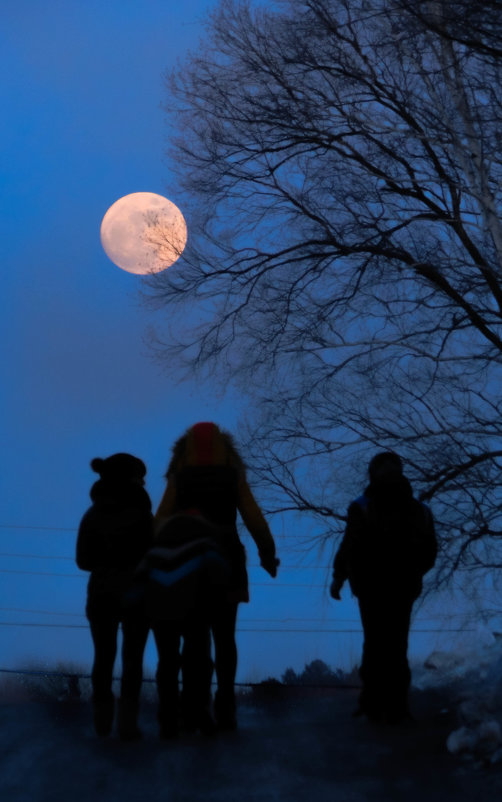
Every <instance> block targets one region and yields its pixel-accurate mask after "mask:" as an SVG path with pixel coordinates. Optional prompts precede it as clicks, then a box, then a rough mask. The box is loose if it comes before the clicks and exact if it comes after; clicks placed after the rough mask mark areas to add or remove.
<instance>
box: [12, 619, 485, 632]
mask: <svg viewBox="0 0 502 802" xmlns="http://www.w3.org/2000/svg"><path fill="white" fill-rule="evenodd" d="M0 627H34V628H39V627H46V628H47V627H48V628H50V629H88V626H87V625H86V624H49V623H35V622H31V621H18V622H16V621H0ZM362 631H363V630H362V628H358V629H324V628H322V629H321V628H317V627H315V628H308V629H301V628H297V627H288V628H287V629H278V628H266V629H263V628H260V629H258V628H257V627H237V629H236V632H260V633H261V634H264V633H267V632H274V633H277V632H281V633H287V632H303V633H310V632H323V633H339V634H343V633H344V632H346V633H349V634H350V633H362ZM411 631H412V632H413V633H434V632H436V633H442V632H476V629H475V628H473V629H464V628H457V629H453V628H452V629H414V628H413V627H412V630H411Z"/></svg>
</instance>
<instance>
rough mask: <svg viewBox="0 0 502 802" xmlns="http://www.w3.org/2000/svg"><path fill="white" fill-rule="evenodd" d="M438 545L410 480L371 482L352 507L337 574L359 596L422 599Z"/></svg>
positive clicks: (430, 520)
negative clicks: (425, 578)
mask: <svg viewBox="0 0 502 802" xmlns="http://www.w3.org/2000/svg"><path fill="white" fill-rule="evenodd" d="M436 553H437V541H436V535H435V531H434V521H433V518H432V514H431V512H430V510H429V508H428V507H427V506H426V505H425V504H422V503H421V502H419V501H417V500H416V499H415V498H413V493H412V489H411V485H410V483H409V481H408V480H407V479H406V478H405V477H404V476H401V477H399V478H398V479H396V480H394V481H390V482H389V481H386V482H374V483H371V484H370V485H369V486H368V487H367V489H366V490H365V492H364V494H363V495H362V496H361V497H360V498H358V499H356V500H355V501H354V502H352V504H351V505H350V507H349V510H348V515H347V525H346V529H345V534H344V537H343V540H342V542H341V545H340V548H339V549H338V552H337V554H336V556H335V561H334V567H333V574H334V578H335V581H337V582H338V583H339V584H341V583H342V582H343V581H345V579H348V580H349V583H350V586H351V589H352V592H353V593H354V595H355V596H357V597H359V598H362V597H371V596H372V595H373V594H377V593H378V594H386V595H390V596H400V597H406V598H410V599H416V598H418V596H419V595H420V593H421V590H422V578H423V576H424V574H426V573H427V571H429V570H430V569H431V568H432V566H433V565H434V562H435V559H436Z"/></svg>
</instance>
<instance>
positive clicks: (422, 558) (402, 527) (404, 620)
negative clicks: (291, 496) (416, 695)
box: [331, 451, 437, 723]
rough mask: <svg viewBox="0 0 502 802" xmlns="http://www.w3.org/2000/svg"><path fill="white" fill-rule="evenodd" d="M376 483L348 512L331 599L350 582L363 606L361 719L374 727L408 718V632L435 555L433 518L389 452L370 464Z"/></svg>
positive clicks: (370, 471) (399, 463) (372, 479)
mask: <svg viewBox="0 0 502 802" xmlns="http://www.w3.org/2000/svg"><path fill="white" fill-rule="evenodd" d="M369 478H370V483H369V485H368V487H367V488H366V490H365V491H364V494H363V495H362V496H360V497H359V498H357V499H356V500H355V501H353V502H352V504H351V505H350V507H349V510H348V516H347V526H346V530H345V534H344V537H343V540H342V543H341V545H340V548H339V549H338V552H337V554H336V557H335V561H334V568H333V574H334V578H333V583H332V585H331V595H332V597H333V598H334V599H340V590H341V588H342V585H343V583H344V582H345V580H346V579H348V580H349V583H350V587H351V589H352V592H353V593H354V595H355V596H357V599H358V603H359V610H360V614H361V621H362V625H363V630H364V646H363V656H362V663H361V668H360V676H361V680H362V683H363V687H362V691H361V695H360V700H359V705H360V709H359V711H358V712H361V713H364V714H366V715H367V716H368V718H370V719H372V720H386V721H388V722H390V723H395V722H399V721H401V720H402V719H404V718H405V717H408V716H409V711H408V689H409V685H410V679H411V674H410V669H409V665H408V659H407V651H408V633H409V627H410V618H411V610H412V607H413V603H414V601H415V600H416V599H417V598H418V596H419V595H420V593H421V591H422V577H423V576H424V574H426V573H427V571H429V570H430V569H431V568H432V566H433V565H434V562H435V559H436V552H437V543H436V536H435V532H434V523H433V518H432V514H431V512H430V510H429V508H428V507H426V506H425V504H422V503H420V502H419V501H417V500H416V499H415V498H413V493H412V489H411V485H410V483H409V481H408V479H407V478H406V477H405V476H403V473H402V464H401V459H400V458H399V456H398V455H397V454H395V453H394V452H391V451H386V452H382V453H380V454H377V455H376V456H375V457H374V458H373V459H372V460H371V462H370V464H369Z"/></svg>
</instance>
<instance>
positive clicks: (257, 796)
mask: <svg viewBox="0 0 502 802" xmlns="http://www.w3.org/2000/svg"><path fill="white" fill-rule="evenodd" d="M300 694H301V695H300ZM356 700H357V691H355V690H335V691H331V692H329V693H326V692H324V694H323V693H321V692H317V693H315V692H313V691H309V690H308V689H302V690H301V692H297V694H295V695H294V696H292V695H291V692H290V693H288V695H284V697H283V698H273V697H272V698H270V697H269V696H267V695H265V696H264V697H263V698H256V695H255V696H254V697H253V696H251V695H250V696H247V697H243V699H242V701H241V704H240V706H239V724H240V727H239V730H238V732H236V733H231V734H225V735H219V736H215V737H212V738H204V737H203V736H188V735H186V736H183V737H180V738H179V739H178V740H176V741H173V742H162V741H160V740H159V739H158V737H157V728H156V721H155V706H154V705H153V704H152V703H151V702H145V703H144V705H143V708H142V715H141V726H142V728H143V732H144V738H143V740H142V741H141V742H136V743H125V744H124V743H121V742H120V741H118V740H117V738H116V736H111V737H110V738H108V739H105V740H100V739H98V738H96V737H95V736H94V733H93V730H92V725H91V710H90V705H89V703H88V702H78V701H77V702H68V701H60V702H56V701H49V700H46V701H33V700H30V699H25V698H24V699H23V698H20V697H17V698H16V695H15V694H5V693H4V694H3V697H2V700H1V701H0V800H2V801H4V800H5V802H10V801H11V800H15V801H16V802H18V801H19V802H24V801H25V800H26V802H42V801H43V802H83V800H89V801H90V800H92V801H93V802H100V800H108V801H109V802H114V801H115V800H121V801H122V802H129V800H169V802H198V800H204V802H212V800H214V802H226V800H229V801H230V800H231V801H232V802H241V800H242V801H243V802H248V801H249V802H251V801H253V802H255V800H256V801H258V800H260V801H261V800H267V802H268V801H270V802H271V801H272V800H285V801H286V800H287V802H300V801H301V802H307V800H308V802H316V801H317V800H318V801H319V802H324V800H326V802H327V800H330V802H331V800H340V802H363V800H364V802H372V801H373V800H378V801H379V802H380V800H384V801H385V802H393V800H405V802H424V800H427V802H439V800H441V802H444V800H460V802H462V800H476V801H477V802H478V801H479V800H481V799H483V798H485V799H487V800H495V799H498V798H500V794H501V792H502V766H501V765H500V764H497V765H495V766H492V767H491V768H480V767H477V768H476V767H474V766H473V765H472V764H468V763H464V762H463V761H462V760H461V759H460V758H458V757H454V756H452V755H451V754H449V753H448V751H447V749H446V738H447V736H448V734H449V733H450V732H451V731H452V729H455V727H456V726H457V721H456V715H455V713H453V712H445V707H446V706H447V705H448V702H447V701H446V700H445V698H444V696H442V695H441V694H440V693H438V692H430V691H429V692H418V691H415V692H414V693H413V696H412V708H413V712H414V714H415V716H416V719H417V720H416V722H415V723H413V724H410V725H407V726H400V727H394V728H392V727H388V726H387V727H383V726H376V725H371V724H369V723H368V722H366V721H365V720H362V719H360V718H353V717H352V716H351V712H352V710H353V709H354V708H355V706H356Z"/></svg>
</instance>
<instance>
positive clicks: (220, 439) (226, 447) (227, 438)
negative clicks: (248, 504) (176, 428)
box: [166, 422, 245, 478]
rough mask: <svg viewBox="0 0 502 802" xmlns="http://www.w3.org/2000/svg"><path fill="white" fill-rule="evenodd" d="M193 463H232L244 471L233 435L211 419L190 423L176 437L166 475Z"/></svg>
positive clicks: (238, 469) (231, 465)
mask: <svg viewBox="0 0 502 802" xmlns="http://www.w3.org/2000/svg"><path fill="white" fill-rule="evenodd" d="M190 465H229V466H230V467H232V468H235V469H236V470H237V471H239V472H241V471H242V472H244V471H245V465H244V462H243V460H242V458H241V456H240V454H239V452H238V451H237V448H236V446H235V443H234V440H233V437H232V435H231V434H229V433H228V432H226V431H223V430H222V429H220V428H219V426H217V425H216V423H210V422H201V423H196V424H194V425H193V426H190V428H189V429H187V430H186V432H185V433H184V434H182V435H181V437H180V438H178V440H176V442H175V443H174V445H173V448H172V453H171V461H170V462H169V465H168V468H167V472H166V478H167V477H169V476H170V475H171V474H173V473H177V472H178V471H180V470H181V469H182V468H185V467H187V466H190Z"/></svg>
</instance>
